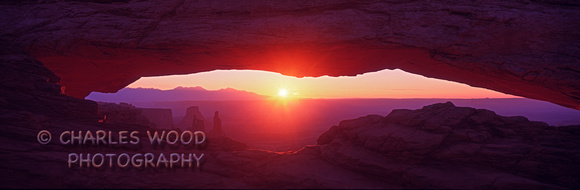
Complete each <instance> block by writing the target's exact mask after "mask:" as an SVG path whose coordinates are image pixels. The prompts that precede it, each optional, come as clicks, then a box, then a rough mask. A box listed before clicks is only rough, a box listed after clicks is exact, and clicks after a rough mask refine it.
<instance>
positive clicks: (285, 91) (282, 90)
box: [278, 89, 288, 97]
mask: <svg viewBox="0 0 580 190" xmlns="http://www.w3.org/2000/svg"><path fill="white" fill-rule="evenodd" d="M278 96H281V97H287V96H288V90H286V89H280V90H279V91H278Z"/></svg>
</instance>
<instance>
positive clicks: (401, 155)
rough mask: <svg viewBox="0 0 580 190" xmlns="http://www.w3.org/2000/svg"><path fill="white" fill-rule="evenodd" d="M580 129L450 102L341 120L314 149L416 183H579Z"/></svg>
mask: <svg viewBox="0 0 580 190" xmlns="http://www.w3.org/2000/svg"><path fill="white" fill-rule="evenodd" d="M579 135H580V126H568V127H558V128H556V127H551V126H548V125H547V124H545V123H543V122H534V121H528V120H527V119H526V118H525V117H521V116H517V117H503V116H498V115H496V114H495V113H494V112H492V111H489V110H483V109H474V108H468V107H455V106H454V105H453V104H452V103H451V102H447V103H441V104H434V105H430V106H425V107H423V108H422V109H420V110H393V111H392V112H391V113H390V114H389V115H388V116H386V117H382V116H378V115H369V116H365V117H361V118H358V119H353V120H345V121H342V122H341V123H340V124H339V125H338V126H334V127H332V128H331V129H330V130H329V131H327V132H326V133H324V134H323V135H321V136H320V138H319V139H318V143H319V146H315V147H312V149H315V150H316V154H319V155H320V157H321V159H323V160H325V161H327V162H329V163H332V164H334V165H337V166H340V167H343V168H348V169H350V170H352V171H356V172H361V173H366V174H369V175H372V176H380V177H381V178H384V179H385V180H389V181H392V182H395V183H396V184H399V185H401V186H403V187H409V188H461V189H464V188H468V189H473V188H478V189H479V188H499V189H514V188H525V189H527V188H533V189H542V188H564V187H568V188H574V187H579V186H580V163H578V161H577V160H578V159H580V151H579V150H580V139H579V138H578V137H579Z"/></svg>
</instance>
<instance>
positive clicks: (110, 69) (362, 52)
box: [0, 0, 580, 109]
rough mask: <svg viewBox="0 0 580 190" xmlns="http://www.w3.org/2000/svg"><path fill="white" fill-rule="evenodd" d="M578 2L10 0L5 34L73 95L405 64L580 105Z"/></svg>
mask: <svg viewBox="0 0 580 190" xmlns="http://www.w3.org/2000/svg"><path fill="white" fill-rule="evenodd" d="M578 5H579V4H578V2H572V1H485V2H482V1H466V2H456V1H453V2H451V1H429V2H425V1H406V0H405V1H404V0H395V1H327V0H323V1H315V2H313V1H308V2H295V1H288V2H277V3H273V2H271V1H267V0H252V1H244V2H231V1H203V2H197V1H182V0H166V1H102V0H83V1H19V0H8V1H2V2H0V10H1V11H0V38H3V39H6V40H9V41H11V42H13V43H15V44H16V45H17V46H18V47H20V48H25V49H26V51H27V52H28V53H30V54H31V55H33V56H34V57H35V58H37V59H39V60H41V61H42V62H43V63H44V64H45V65H46V66H47V67H48V68H49V69H51V70H52V71H54V72H55V73H56V74H57V75H58V76H60V77H62V84H63V85H64V86H66V90H65V93H66V94H68V95H71V96H74V97H78V98H84V97H85V96H87V95H88V94H89V93H90V92H91V91H99V92H115V91H117V90H119V89H121V88H123V87H125V86H127V85H128V84H130V83H131V82H133V81H135V80H137V79H139V78H140V77H142V76H159V75H171V74H186V73H196V72H203V71H210V70H216V69H254V70H266V71H274V72H279V73H282V74H285V75H292V76H323V75H329V76H343V75H350V76H354V75H357V74H361V73H365V72H371V71H378V70H382V69H395V68H400V69H402V70H405V71H408V72H412V73H417V74H421V75H423V76H427V77H433V78H440V79H446V80H451V81H457V82H461V83H465V84H469V85H471V86H476V87H484V88H488V89H493V90H496V91H500V92H504V93H508V94H514V95H518V96H523V97H528V98H533V99H539V100H546V101H550V102H553V103H556V104H560V105H563V106H566V107H570V108H574V109H580V86H578V84H580V64H579V63H580V58H579V57H580V55H579V52H580V49H579V47H580V46H578V36H579V35H580V30H578V28H580V19H577V18H580V6H578Z"/></svg>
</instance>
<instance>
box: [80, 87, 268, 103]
mask: <svg viewBox="0 0 580 190" xmlns="http://www.w3.org/2000/svg"><path fill="white" fill-rule="evenodd" d="M266 98H267V96H262V95H258V94H256V93H253V92H247V91H242V90H236V89H232V88H226V89H220V90H206V89H204V88H203V87H200V86H196V87H181V86H179V87H177V88H174V89H172V90H160V89H155V88H123V89H121V90H119V91H118V92H117V93H100V92H93V93H91V94H90V95H89V96H87V98H86V99H90V100H94V101H103V102H114V103H120V102H133V103H134V102H168V101H208V100H209V101H220V100H262V99H266Z"/></svg>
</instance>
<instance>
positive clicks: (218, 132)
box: [209, 111, 225, 137]
mask: <svg viewBox="0 0 580 190" xmlns="http://www.w3.org/2000/svg"><path fill="white" fill-rule="evenodd" d="M209 136H213V137H222V136H225V134H224V131H223V130H222V120H221V119H220V115H219V111H216V112H215V114H214V116H213V128H212V129H211V131H210V132H209Z"/></svg>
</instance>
